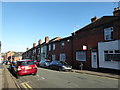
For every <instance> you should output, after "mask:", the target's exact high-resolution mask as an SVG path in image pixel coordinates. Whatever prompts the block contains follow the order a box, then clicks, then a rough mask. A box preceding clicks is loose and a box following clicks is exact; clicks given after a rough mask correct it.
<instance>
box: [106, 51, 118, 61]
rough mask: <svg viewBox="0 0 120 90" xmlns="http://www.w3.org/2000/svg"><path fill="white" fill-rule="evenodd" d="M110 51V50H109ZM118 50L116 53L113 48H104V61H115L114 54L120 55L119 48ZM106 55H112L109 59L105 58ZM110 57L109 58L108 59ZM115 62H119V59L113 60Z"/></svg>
mask: <svg viewBox="0 0 120 90" xmlns="http://www.w3.org/2000/svg"><path fill="white" fill-rule="evenodd" d="M105 51H107V53H106V52H105ZM111 51H112V52H111ZM118 51H119V52H118V53H116V52H115V50H104V61H106V62H113V61H115V60H114V55H120V50H118ZM106 55H112V56H111V57H109V59H108V60H107V59H106ZM107 58H108V57H107ZM110 58H111V59H110ZM115 62H120V61H118V60H117V61H115Z"/></svg>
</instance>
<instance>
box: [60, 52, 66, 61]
mask: <svg viewBox="0 0 120 90" xmlns="http://www.w3.org/2000/svg"><path fill="white" fill-rule="evenodd" d="M65 60H66V54H65V53H61V54H60V61H65Z"/></svg>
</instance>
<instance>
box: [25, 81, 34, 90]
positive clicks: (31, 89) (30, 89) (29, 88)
mask: <svg viewBox="0 0 120 90" xmlns="http://www.w3.org/2000/svg"><path fill="white" fill-rule="evenodd" d="M25 85H26V86H27V87H28V88H29V89H30V90H33V89H32V87H31V86H30V85H28V84H27V83H25Z"/></svg>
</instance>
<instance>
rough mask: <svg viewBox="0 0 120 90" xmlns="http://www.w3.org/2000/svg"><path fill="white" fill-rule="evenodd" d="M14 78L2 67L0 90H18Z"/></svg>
mask: <svg viewBox="0 0 120 90" xmlns="http://www.w3.org/2000/svg"><path fill="white" fill-rule="evenodd" d="M15 79H16V78H15V77H14V76H13V75H12V74H11V73H10V72H9V70H8V69H7V67H6V66H5V65H3V66H2V89H3V90H4V89H5V90H6V89H7V90H9V89H16V90H17V89H18V90H20V87H19V84H18V83H17V82H16V80H15Z"/></svg>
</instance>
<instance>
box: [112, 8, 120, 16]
mask: <svg viewBox="0 0 120 90" xmlns="http://www.w3.org/2000/svg"><path fill="white" fill-rule="evenodd" d="M113 15H114V16H120V7H117V8H114V11H113Z"/></svg>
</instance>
